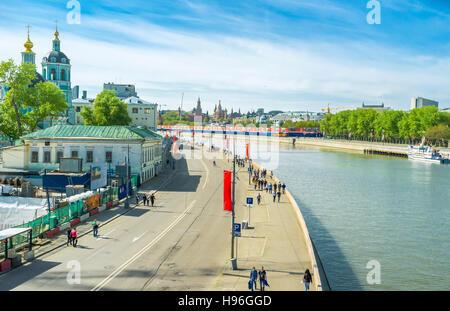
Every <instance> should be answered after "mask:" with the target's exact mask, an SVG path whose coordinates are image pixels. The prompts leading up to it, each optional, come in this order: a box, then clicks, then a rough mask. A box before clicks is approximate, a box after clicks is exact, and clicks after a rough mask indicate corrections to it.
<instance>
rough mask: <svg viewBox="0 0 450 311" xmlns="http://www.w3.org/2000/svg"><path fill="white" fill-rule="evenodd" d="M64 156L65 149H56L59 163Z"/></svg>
mask: <svg viewBox="0 0 450 311" xmlns="http://www.w3.org/2000/svg"><path fill="white" fill-rule="evenodd" d="M63 156H64V152H63V151H56V163H59V162H60V161H61V160H60V159H61V158H62V157H63Z"/></svg>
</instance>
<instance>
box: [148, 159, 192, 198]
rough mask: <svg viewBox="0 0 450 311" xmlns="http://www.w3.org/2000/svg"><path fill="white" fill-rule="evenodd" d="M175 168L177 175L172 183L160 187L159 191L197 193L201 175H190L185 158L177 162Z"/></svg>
mask: <svg viewBox="0 0 450 311" xmlns="http://www.w3.org/2000/svg"><path fill="white" fill-rule="evenodd" d="M175 167H176V174H175V176H174V179H173V180H172V182H170V183H168V184H163V185H160V187H159V188H158V191H173V192H196V191H197V188H198V186H199V184H200V178H201V175H189V170H188V165H187V161H186V159H185V158H181V159H179V160H177V161H176V164H175ZM156 204H158V203H156Z"/></svg>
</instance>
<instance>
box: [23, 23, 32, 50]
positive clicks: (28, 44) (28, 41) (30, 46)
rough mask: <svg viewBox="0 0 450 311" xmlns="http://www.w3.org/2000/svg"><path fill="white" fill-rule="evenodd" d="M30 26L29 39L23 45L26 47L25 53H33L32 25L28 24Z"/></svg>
mask: <svg viewBox="0 0 450 311" xmlns="http://www.w3.org/2000/svg"><path fill="white" fill-rule="evenodd" d="M27 27H28V38H27V41H26V42H25V43H24V44H23V46H24V47H25V49H26V50H25V53H33V51H32V50H31V49H32V48H33V42H31V40H30V27H31V26H27Z"/></svg>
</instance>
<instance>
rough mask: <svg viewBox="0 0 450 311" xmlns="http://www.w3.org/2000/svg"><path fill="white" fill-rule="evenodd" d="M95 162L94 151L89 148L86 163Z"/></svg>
mask: <svg viewBox="0 0 450 311" xmlns="http://www.w3.org/2000/svg"><path fill="white" fill-rule="evenodd" d="M92 162H94V151H92V150H88V151H86V163H92Z"/></svg>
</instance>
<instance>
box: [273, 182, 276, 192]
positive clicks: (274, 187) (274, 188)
mask: <svg viewBox="0 0 450 311" xmlns="http://www.w3.org/2000/svg"><path fill="white" fill-rule="evenodd" d="M273 190H274V191H277V183H274V184H273Z"/></svg>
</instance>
